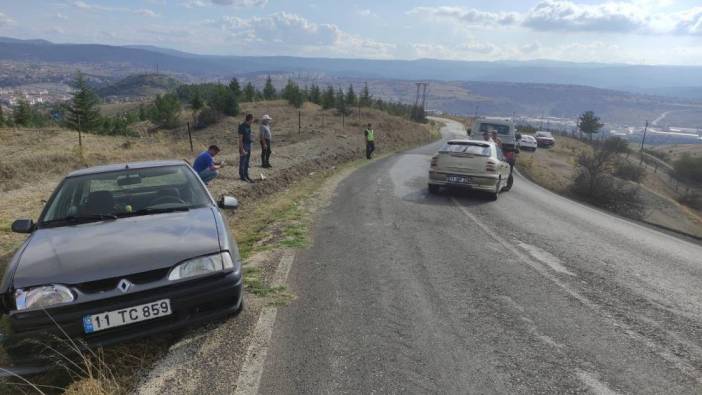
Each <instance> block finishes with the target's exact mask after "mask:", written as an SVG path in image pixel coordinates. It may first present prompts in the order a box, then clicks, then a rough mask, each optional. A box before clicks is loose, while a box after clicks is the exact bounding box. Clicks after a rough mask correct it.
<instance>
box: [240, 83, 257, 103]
mask: <svg viewBox="0 0 702 395" xmlns="http://www.w3.org/2000/svg"><path fill="white" fill-rule="evenodd" d="M243 95H244V100H243V101H245V102H249V103H250V102H253V101H254V100H255V99H256V87H254V86H253V84H252V83H251V82H249V83H247V84H246V86H245V87H244V92H243Z"/></svg>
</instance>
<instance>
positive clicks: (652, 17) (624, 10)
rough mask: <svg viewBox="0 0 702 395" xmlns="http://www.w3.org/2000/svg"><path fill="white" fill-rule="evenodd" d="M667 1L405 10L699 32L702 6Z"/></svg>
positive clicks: (554, 26)
mask: <svg viewBox="0 0 702 395" xmlns="http://www.w3.org/2000/svg"><path fill="white" fill-rule="evenodd" d="M666 4H670V3H669V2H654V1H652V0H631V1H608V2H605V3H601V4H581V3H576V2H574V1H570V0H542V1H540V2H539V3H537V4H536V5H535V6H534V7H532V8H531V9H529V10H528V11H526V12H522V13H516V12H488V11H482V10H478V9H474V8H465V7H455V6H436V7H416V8H413V9H411V10H409V11H408V12H407V13H408V14H410V15H415V16H430V17H432V18H434V19H436V18H440V19H447V20H452V21H454V22H455V23H457V24H459V25H463V26H521V27H524V28H527V29H529V30H534V31H542V32H547V31H563V32H605V33H637V34H687V35H702V7H695V8H692V9H689V10H686V11H683V12H675V13H671V12H667V13H666V11H665V10H664V8H662V7H665V6H666Z"/></svg>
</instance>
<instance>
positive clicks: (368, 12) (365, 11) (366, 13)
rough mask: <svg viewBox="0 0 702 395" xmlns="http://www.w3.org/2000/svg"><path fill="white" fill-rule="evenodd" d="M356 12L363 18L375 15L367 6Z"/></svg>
mask: <svg viewBox="0 0 702 395" xmlns="http://www.w3.org/2000/svg"><path fill="white" fill-rule="evenodd" d="M356 14H358V15H359V16H362V17H365V18H368V17H375V16H377V15H376V14H375V13H374V12H373V11H371V10H369V9H368V8H366V9H363V10H358V11H356Z"/></svg>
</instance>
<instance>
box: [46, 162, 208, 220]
mask: <svg viewBox="0 0 702 395" xmlns="http://www.w3.org/2000/svg"><path fill="white" fill-rule="evenodd" d="M208 203H210V199H209V197H208V196H207V194H206V193H205V190H204V189H203V187H202V185H201V184H200V183H199V182H198V181H197V179H196V178H195V175H194V174H193V173H192V171H190V169H188V167H187V166H185V165H176V166H163V167H152V168H145V169H124V170H120V171H113V172H107V173H96V174H87V175H83V176H77V177H70V178H67V179H66V180H64V182H62V183H61V185H60V186H59V189H58V190H57V191H56V192H55V193H54V195H53V197H52V198H51V200H50V201H49V203H48V204H47V207H46V209H45V211H44V213H43V216H42V218H41V219H40V221H39V222H40V225H54V226H56V225H62V224H65V223H76V222H90V221H100V220H107V219H117V218H119V217H126V216H135V215H148V214H157V213H163V212H171V211H185V210H189V209H191V208H195V207H202V206H204V205H207V204H208Z"/></svg>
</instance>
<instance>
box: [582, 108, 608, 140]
mask: <svg viewBox="0 0 702 395" xmlns="http://www.w3.org/2000/svg"><path fill="white" fill-rule="evenodd" d="M602 126H604V124H603V123H601V122H600V118H598V117H596V116H595V113H594V112H592V111H585V112H584V113H583V114H582V115H581V116H580V117H579V118H578V129H580V130H581V131H582V132H583V133H585V134H589V135H590V141H592V135H593V134H595V133H599V131H600V129H602Z"/></svg>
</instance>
